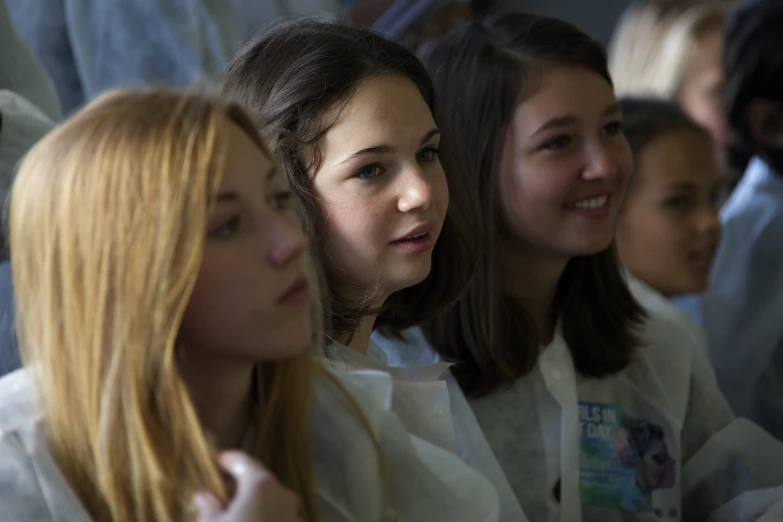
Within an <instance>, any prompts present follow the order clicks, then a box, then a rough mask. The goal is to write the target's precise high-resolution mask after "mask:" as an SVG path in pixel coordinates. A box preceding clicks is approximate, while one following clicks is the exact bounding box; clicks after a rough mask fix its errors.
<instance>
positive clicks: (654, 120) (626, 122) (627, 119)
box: [620, 98, 712, 201]
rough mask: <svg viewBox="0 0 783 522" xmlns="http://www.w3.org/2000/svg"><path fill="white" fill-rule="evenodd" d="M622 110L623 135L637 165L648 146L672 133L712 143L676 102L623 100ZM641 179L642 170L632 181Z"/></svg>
mask: <svg viewBox="0 0 783 522" xmlns="http://www.w3.org/2000/svg"><path fill="white" fill-rule="evenodd" d="M620 108H621V109H622V111H623V132H624V134H625V137H626V138H627V139H628V143H629V144H630V145H631V152H632V153H633V157H634V163H636V160H637V159H638V157H639V155H640V154H641V153H642V151H643V150H644V149H645V147H647V145H649V144H650V143H651V142H652V141H654V140H655V139H656V138H659V137H660V136H663V135H664V134H668V133H670V132H676V131H689V132H693V133H695V134H698V135H699V136H702V137H704V138H705V139H706V140H709V143H710V144H711V143H712V138H711V137H710V134H709V132H707V130H706V129H705V128H704V127H702V126H700V125H699V124H698V123H696V122H694V121H693V120H692V119H690V118H689V117H688V115H687V114H685V112H684V111H683V110H682V109H681V108H680V106H679V105H677V104H675V103H673V102H670V101H666V100H659V99H654V98H623V99H621V100H620ZM637 176H638V170H635V172H634V175H633V178H632V179H633V180H635V179H636V177H637ZM629 188H630V187H629ZM626 201H627V196H626Z"/></svg>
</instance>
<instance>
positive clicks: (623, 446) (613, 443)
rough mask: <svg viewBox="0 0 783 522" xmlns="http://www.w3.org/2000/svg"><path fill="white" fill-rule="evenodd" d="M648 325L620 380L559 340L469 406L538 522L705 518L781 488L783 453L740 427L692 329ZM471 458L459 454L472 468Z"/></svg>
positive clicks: (659, 320) (654, 319) (655, 319)
mask: <svg viewBox="0 0 783 522" xmlns="http://www.w3.org/2000/svg"><path fill="white" fill-rule="evenodd" d="M650 315H651V317H650V319H649V320H648V321H647V323H646V326H645V329H644V338H645V339H646V345H645V346H644V347H642V348H640V349H639V350H638V353H637V354H636V356H635V358H634V360H633V362H632V363H631V365H630V366H629V367H627V368H626V369H625V370H623V371H622V372H620V373H618V374H616V375H614V376H611V377H608V378H605V379H600V380H599V379H592V378H585V377H583V376H581V375H578V374H577V373H576V372H575V369H574V365H573V359H572V356H571V352H570V350H569V347H568V346H567V345H566V343H565V341H564V340H563V338H562V336H561V335H560V332H557V334H556V336H555V339H554V340H553V342H552V343H551V344H550V345H549V346H547V347H546V348H545V349H544V351H543V353H542V355H541V357H540V358H539V361H538V363H537V365H536V367H535V369H534V370H533V371H532V372H531V373H530V374H528V375H526V376H525V377H522V378H520V379H518V380H517V381H516V382H515V383H513V385H511V386H510V387H509V388H503V389H499V390H497V391H495V392H493V393H491V394H489V395H487V396H484V397H481V398H477V399H472V400H470V405H471V407H472V409H473V412H474V413H475V416H476V418H477V419H478V422H479V424H480V425H481V428H482V430H483V433H484V435H485V436H486V439H487V440H488V442H489V444H490V446H491V447H492V449H493V451H494V453H495V456H496V457H497V460H498V462H499V463H500V466H501V467H502V468H503V471H504V472H505V476H506V478H507V479H508V482H509V483H510V485H511V488H512V490H513V491H514V493H515V494H516V496H517V498H518V500H519V502H520V503H521V504H522V507H523V509H524V511H525V513H526V514H527V516H528V517H530V520H535V521H536V522H574V521H580V520H584V521H589V522H598V521H601V522H611V521H620V520H622V521H634V522H636V521H639V522H641V521H659V520H670V521H678V520H685V521H691V520H706V519H707V518H708V517H709V515H710V514H711V513H713V512H714V511H715V510H716V509H717V508H719V507H721V506H722V505H723V504H725V503H727V502H729V501H730V500H732V499H733V498H734V497H735V496H736V495H738V494H740V493H741V492H743V491H747V490H754V489H760V488H768V487H773V486H778V485H780V484H783V467H782V466H781V465H780V463H781V462H783V446H781V444H779V443H778V442H777V441H776V440H774V439H773V438H772V437H770V436H769V434H767V433H766V432H764V431H763V430H761V429H759V428H758V427H757V426H756V425H754V424H752V423H750V422H748V421H744V420H737V419H734V417H733V415H732V413H731V410H730V409H729V407H728V405H727V404H726V401H725V399H724V398H723V397H722V395H721V393H720V392H719V390H718V389H717V385H716V383H715V378H714V374H713V371H712V369H711V367H710V365H709V362H708V361H707V359H706V356H705V354H704V352H703V350H701V349H699V348H698V347H697V346H696V343H695V342H694V340H693V338H692V336H691V334H690V333H689V332H688V331H687V330H685V329H684V328H683V327H682V326H681V325H679V324H678V323H676V322H674V321H671V320H670V319H668V318H666V317H665V316H661V315H660V314H658V313H657V312H655V311H652V312H651V313H650ZM390 343H391V344H392V345H393V344H394V343H393V342H391V341H390ZM387 348H388V349H387ZM384 349H387V352H388V351H389V350H393V351H395V352H396V353H400V352H405V351H406V348H405V347H399V346H397V347H391V348H390V345H389V344H386V345H384ZM576 349H578V347H577V348H576ZM457 436H458V437H459V434H457ZM471 451H472V448H471V447H466V448H463V450H462V451H461V452H460V456H462V457H463V458H464V459H465V460H466V461H467V462H469V463H472V461H471V455H470V452H471ZM558 499H559V500H558ZM749 509H750V507H749V505H744V506H743V507H742V513H746V512H747V511H748V510H749ZM738 517H739V514H738ZM737 519H738V520H739V519H740V518H737Z"/></svg>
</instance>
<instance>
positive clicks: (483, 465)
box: [368, 328, 535, 522]
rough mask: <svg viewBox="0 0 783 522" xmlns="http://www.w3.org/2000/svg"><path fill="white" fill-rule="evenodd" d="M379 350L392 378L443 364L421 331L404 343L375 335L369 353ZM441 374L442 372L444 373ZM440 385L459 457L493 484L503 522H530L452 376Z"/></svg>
mask: <svg viewBox="0 0 783 522" xmlns="http://www.w3.org/2000/svg"><path fill="white" fill-rule="evenodd" d="M378 350H382V352H383V359H382V360H383V361H385V362H386V363H388V364H390V365H391V367H389V368H388V369H389V370H390V371H392V372H394V373H393V375H401V374H403V373H404V372H411V371H420V370H421V369H425V370H426V369H427V368H434V367H436V365H438V364H440V365H443V364H444V363H443V362H441V360H440V356H439V355H438V354H436V353H435V352H434V351H432V349H431V348H430V347H429V344H428V343H427V340H426V339H425V338H424V335H423V334H422V332H421V330H420V329H418V328H413V329H410V330H407V331H405V332H404V334H403V339H402V340H399V339H390V338H387V337H384V336H383V335H381V334H379V333H378V332H374V333H373V335H372V342H371V344H370V350H369V351H368V353H371V354H375V355H374V357H378V358H380V355H379V354H378ZM448 366H450V364H448V363H446V364H445V366H443V368H448ZM441 373H443V372H442V371H441ZM440 382H442V383H445V385H446V387H447V389H448V401H449V404H450V413H451V415H450V419H451V422H452V423H453V428H452V430H453V433H454V440H455V443H456V452H457V455H459V456H460V457H461V458H462V459H463V460H464V461H465V462H466V463H467V464H468V465H470V466H471V467H472V468H473V469H475V470H476V471H478V472H479V473H481V474H482V475H483V476H484V477H486V478H487V479H488V480H489V481H490V482H491V483H492V485H493V486H494V488H495V490H496V491H497V494H498V496H499V499H500V520H501V521H503V522H527V520H528V518H527V516H526V515H525V512H524V511H523V510H522V507H521V505H520V504H519V501H518V500H517V498H516V495H515V494H514V492H513V491H512V489H511V486H510V485H509V482H508V480H507V479H506V476H505V474H504V473H503V470H502V468H501V466H500V464H499V463H498V460H497V459H496V458H495V454H494V453H493V452H492V448H491V447H490V445H489V442H487V439H486V437H485V436H484V433H483V431H482V430H481V427H480V426H479V423H478V421H477V419H476V416H475V415H474V413H473V410H472V409H471V407H470V405H469V403H468V400H467V399H466V397H465V394H464V393H462V390H461V389H460V387H459V384H457V381H456V380H455V379H454V377H453V376H452V375H451V372H447V373H446V375H445V381H440ZM438 404H439V405H442V404H441V403H438ZM427 409H429V407H428V406H427V405H426V404H424V403H423V401H422V405H421V410H422V411H426V410H427ZM414 429H415V428H414ZM533 520H535V519H533Z"/></svg>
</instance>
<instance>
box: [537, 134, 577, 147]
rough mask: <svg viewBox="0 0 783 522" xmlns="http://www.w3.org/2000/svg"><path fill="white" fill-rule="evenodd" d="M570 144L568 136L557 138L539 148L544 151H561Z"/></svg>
mask: <svg viewBox="0 0 783 522" xmlns="http://www.w3.org/2000/svg"><path fill="white" fill-rule="evenodd" d="M570 144H571V137H570V136H558V137H557V138H554V139H551V140H549V141H547V142H545V143H544V144H543V145H542V146H541V148H542V149H545V150H561V149H564V148H566V147H567V146H568V145H570Z"/></svg>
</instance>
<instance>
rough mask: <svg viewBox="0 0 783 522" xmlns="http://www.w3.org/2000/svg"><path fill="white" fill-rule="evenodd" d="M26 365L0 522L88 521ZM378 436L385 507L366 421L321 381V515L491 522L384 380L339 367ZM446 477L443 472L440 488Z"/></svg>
mask: <svg viewBox="0 0 783 522" xmlns="http://www.w3.org/2000/svg"><path fill="white" fill-rule="evenodd" d="M29 372H30V370H27V369H23V370H19V371H17V372H14V373H12V374H9V375H7V376H6V377H3V378H2V379H0V520H2V521H3V522H91V518H90V517H89V515H88V514H87V513H86V512H85V510H84V508H83V507H82V506H81V504H80V503H79V501H78V499H77V498H76V496H75V495H74V493H73V491H72V490H71V488H70V487H69V485H68V484H67V483H66V481H65V479H64V478H63V476H62V474H61V473H60V471H59V468H58V466H57V464H56V462H55V461H54V459H53V458H52V454H51V452H50V449H49V447H48V443H47V440H46V434H45V432H44V429H43V426H42V422H41V413H40V411H39V410H38V408H37V406H36V403H35V400H34V390H33V384H32V379H31V374H30V373H29ZM335 375H336V376H337V377H338V378H339V379H340V381H341V382H342V383H343V384H344V385H345V387H346V388H347V389H348V390H349V391H350V392H351V393H352V394H353V396H354V398H355V399H356V400H357V402H358V403H359V405H360V407H361V408H362V410H363V411H364V413H365V415H366V416H367V420H368V421H369V423H370V426H371V427H372V429H373V430H374V431H375V433H376V435H377V436H378V437H379V439H380V444H381V447H382V449H383V453H384V458H385V460H386V465H387V469H388V472H389V474H388V493H389V505H388V506H387V507H386V509H385V511H384V509H383V506H382V487H383V486H382V482H381V477H380V474H379V472H378V467H377V460H376V458H375V455H376V453H375V451H374V449H373V445H372V443H371V440H370V438H369V437H367V435H366V432H365V431H364V428H363V427H362V426H361V425H360V424H359V422H358V421H357V420H356V419H355V417H354V416H353V415H351V414H350V413H349V412H348V410H347V409H346V407H345V403H344V400H343V399H342V398H340V397H339V395H338V394H336V393H335V392H334V387H332V386H329V385H328V384H327V383H326V381H325V380H324V381H323V382H320V383H319V385H318V388H317V389H318V393H317V394H316V403H315V408H314V430H313V467H314V472H315V477H316V488H317V494H318V500H319V507H320V510H321V514H322V518H323V520H324V522H332V521H338V522H365V521H376V520H384V521H387V520H388V521H392V520H400V521H408V520H411V521H420V522H431V521H443V522H447V521H448V522H451V521H455V520H456V521H465V522H468V521H476V522H484V521H486V522H493V521H494V520H496V519H497V518H496V513H495V516H493V514H492V513H488V512H486V511H485V510H484V508H485V507H486V506H487V505H490V506H491V505H493V503H494V504H497V497H496V496H495V495H494V491H493V490H492V488H491V487H490V486H489V483H487V482H486V481H485V480H483V479H481V477H478V476H477V474H476V473H474V472H473V471H472V470H470V469H469V468H468V467H467V466H466V465H465V464H464V463H462V462H460V461H459V460H458V459H456V458H454V457H452V456H450V455H448V454H447V453H446V452H444V451H443V450H441V449H439V448H437V447H434V446H432V445H431V444H429V443H427V442H425V441H422V440H420V439H418V438H416V437H410V436H409V435H408V433H407V432H406V431H405V429H404V428H403V426H402V425H401V424H400V422H399V421H398V420H397V419H396V417H395V416H394V415H393V414H391V413H390V412H389V407H390V405H391V393H392V392H391V387H392V383H391V378H390V376H389V375H388V374H385V373H382V372H374V371H364V372H351V373H344V372H336V373H335ZM443 477H449V484H448V485H447V484H446V483H445V482H444V480H443Z"/></svg>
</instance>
